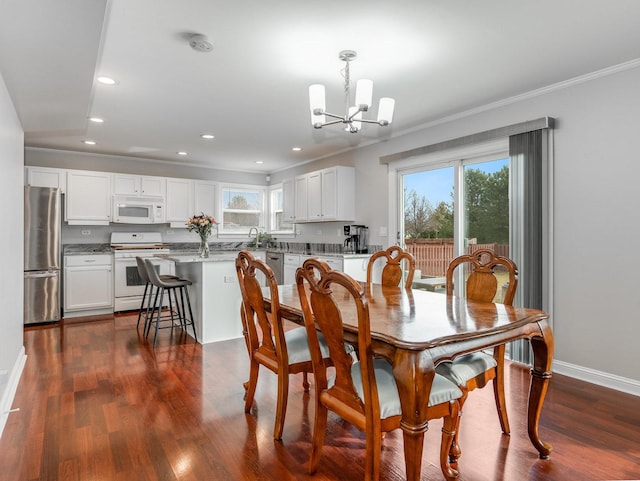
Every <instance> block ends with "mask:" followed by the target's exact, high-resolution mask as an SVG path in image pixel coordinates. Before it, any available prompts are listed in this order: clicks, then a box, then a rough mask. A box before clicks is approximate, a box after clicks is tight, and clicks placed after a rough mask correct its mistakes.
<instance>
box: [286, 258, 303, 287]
mask: <svg viewBox="0 0 640 481" xmlns="http://www.w3.org/2000/svg"><path fill="white" fill-rule="evenodd" d="M301 265H302V259H301V256H300V254H285V255H284V269H283V276H282V278H283V281H282V282H283V284H295V282H296V270H297V269H298V267H300V266H301Z"/></svg>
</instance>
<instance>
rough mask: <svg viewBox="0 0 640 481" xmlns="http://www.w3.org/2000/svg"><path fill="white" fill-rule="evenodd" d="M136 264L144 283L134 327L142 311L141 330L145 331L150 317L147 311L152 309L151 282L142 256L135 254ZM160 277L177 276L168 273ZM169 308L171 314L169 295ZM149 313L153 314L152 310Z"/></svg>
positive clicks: (166, 278) (164, 278)
mask: <svg viewBox="0 0 640 481" xmlns="http://www.w3.org/2000/svg"><path fill="white" fill-rule="evenodd" d="M136 264H137V266H138V275H139V276H140V279H142V281H144V283H145V284H144V293H143V294H142V301H141V302H140V310H139V311H138V323H137V324H136V328H139V327H140V319H141V318H142V313H143V311H144V313H145V314H144V325H143V332H146V331H147V323H148V322H149V317H150V313H149V311H152V304H151V298H152V296H153V284H151V281H150V280H149V274H148V272H147V266H146V265H145V263H144V261H143V259H142V257H139V256H136ZM154 271H155V268H154ZM160 279H163V280H169V279H179V277H178V276H174V275H169V274H160ZM147 292H148V293H149V295H148V296H147ZM174 294H175V293H174ZM156 295H157V291H156ZM174 297H175V296H174ZM176 302H177V300H176ZM145 303H146V307H145ZM154 305H155V304H154ZM169 309H170V313H171V315H173V306H172V304H171V297H169ZM151 315H153V311H152V312H151ZM172 319H173V318H172Z"/></svg>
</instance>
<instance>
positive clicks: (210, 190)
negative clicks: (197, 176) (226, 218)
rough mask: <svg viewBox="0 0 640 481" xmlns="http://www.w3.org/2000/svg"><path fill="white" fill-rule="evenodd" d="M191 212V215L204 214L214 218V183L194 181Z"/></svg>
mask: <svg viewBox="0 0 640 481" xmlns="http://www.w3.org/2000/svg"><path fill="white" fill-rule="evenodd" d="M193 202H194V205H193V212H192V214H191V215H200V214H206V215H210V216H215V212H216V183H215V182H209V181H206V180H196V181H194V183H193Z"/></svg>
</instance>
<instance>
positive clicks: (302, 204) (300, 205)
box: [293, 175, 308, 222]
mask: <svg viewBox="0 0 640 481" xmlns="http://www.w3.org/2000/svg"><path fill="white" fill-rule="evenodd" d="M307 178H308V176H307V175H299V176H297V177H296V178H295V180H294V190H295V197H294V199H295V200H294V205H293V218H294V220H293V222H306V221H307V206H308V202H307Z"/></svg>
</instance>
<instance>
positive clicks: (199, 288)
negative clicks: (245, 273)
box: [157, 251, 265, 344]
mask: <svg viewBox="0 0 640 481" xmlns="http://www.w3.org/2000/svg"><path fill="white" fill-rule="evenodd" d="M252 253H253V254H254V255H255V256H256V257H258V258H260V259H262V260H264V259H265V252H264V251H253V252H252ZM237 255H238V253H237V252H236V251H213V252H211V254H210V255H209V257H206V258H202V257H198V255H197V254H175V255H174V254H161V255H158V256H157V257H160V258H162V259H165V260H166V261H167V262H173V263H175V272H176V275H177V276H180V277H182V278H184V279H189V280H190V281H191V282H192V283H193V285H192V286H190V288H189V297H190V300H191V308H192V310H193V316H194V324H195V326H196V333H197V334H198V341H199V342H200V343H202V344H207V343H210V342H218V341H225V340H228V339H236V338H239V337H242V323H241V322H240V304H241V303H242V295H241V294H240V286H239V284H238V276H237V274H236V265H235V260H236V257H237Z"/></svg>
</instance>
